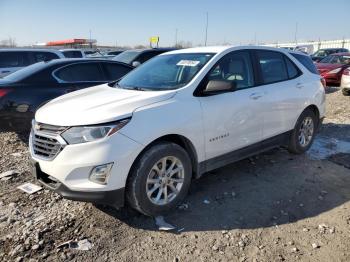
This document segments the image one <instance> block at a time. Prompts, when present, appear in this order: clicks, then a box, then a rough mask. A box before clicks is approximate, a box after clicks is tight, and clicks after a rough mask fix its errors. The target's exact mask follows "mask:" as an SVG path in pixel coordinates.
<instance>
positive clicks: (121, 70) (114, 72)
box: [103, 63, 132, 81]
mask: <svg viewBox="0 0 350 262" xmlns="http://www.w3.org/2000/svg"><path fill="white" fill-rule="evenodd" d="M103 66H104V68H105V69H106V72H107V77H108V80H109V81H112V80H118V79H119V78H121V77H122V76H124V75H125V74H127V73H129V72H130V71H131V69H132V68H130V67H126V66H124V65H119V64H113V63H103Z"/></svg>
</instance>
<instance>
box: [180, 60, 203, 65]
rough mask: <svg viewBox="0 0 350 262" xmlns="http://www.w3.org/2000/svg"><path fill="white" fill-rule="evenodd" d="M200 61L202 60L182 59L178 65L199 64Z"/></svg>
mask: <svg viewBox="0 0 350 262" xmlns="http://www.w3.org/2000/svg"><path fill="white" fill-rule="evenodd" d="M199 63H200V61H195V60H181V61H180V62H178V63H177V64H176V65H178V66H197V65H198V64H199Z"/></svg>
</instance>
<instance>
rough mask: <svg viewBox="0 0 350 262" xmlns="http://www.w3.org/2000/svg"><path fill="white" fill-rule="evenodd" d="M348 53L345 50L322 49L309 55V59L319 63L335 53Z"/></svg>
mask: <svg viewBox="0 0 350 262" xmlns="http://www.w3.org/2000/svg"><path fill="white" fill-rule="evenodd" d="M347 52H349V50H348V49H346V48H323V49H319V50H317V51H316V52H315V53H314V54H312V55H311V59H312V61H314V62H319V61H321V60H322V59H323V58H325V57H327V56H329V55H331V54H336V53H347Z"/></svg>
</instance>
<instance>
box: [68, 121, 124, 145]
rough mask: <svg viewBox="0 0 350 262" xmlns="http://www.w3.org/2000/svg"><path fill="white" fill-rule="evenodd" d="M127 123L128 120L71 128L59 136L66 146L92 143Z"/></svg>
mask: <svg viewBox="0 0 350 262" xmlns="http://www.w3.org/2000/svg"><path fill="white" fill-rule="evenodd" d="M129 121H130V118H128V119H123V120H120V121H118V122H115V123H110V124H102V125H96V126H76V127H71V128H69V129H68V130H67V131H65V132H63V133H62V134H61V136H62V137H63V138H64V139H65V140H66V141H67V142H68V144H80V143H86V142H92V141H96V140H98V139H102V138H104V137H106V136H110V135H112V134H114V133H115V132H117V131H118V130H120V129H121V128H122V127H123V126H125V125H126V124H127V123H128V122H129Z"/></svg>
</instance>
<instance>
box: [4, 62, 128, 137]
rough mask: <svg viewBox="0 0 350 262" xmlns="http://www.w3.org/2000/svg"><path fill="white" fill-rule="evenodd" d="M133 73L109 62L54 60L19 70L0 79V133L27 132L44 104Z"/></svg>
mask: <svg viewBox="0 0 350 262" xmlns="http://www.w3.org/2000/svg"><path fill="white" fill-rule="evenodd" d="M132 69H133V67H132V66H130V65H127V64H123V63H120V62H116V61H111V60H100V59H57V60H52V61H49V62H40V63H36V64H33V65H30V66H27V67H25V68H23V69H21V70H18V71H16V72H14V73H13V74H10V75H8V76H6V77H4V78H3V79H0V130H1V131H6V130H11V131H18V132H20V131H28V130H29V129H30V123H31V120H32V118H33V116H34V113H35V111H36V109H37V108H38V107H39V106H41V105H42V104H44V103H46V102H47V101H49V100H51V99H53V98H56V97H58V96H61V95H63V94H66V93H69V92H72V91H76V90H79V89H82V88H86V87H91V86H96V85H99V84H104V83H107V82H111V81H113V80H117V79H119V78H121V77H122V76H124V75H125V74H127V73H128V72H130V71H131V70H132Z"/></svg>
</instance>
